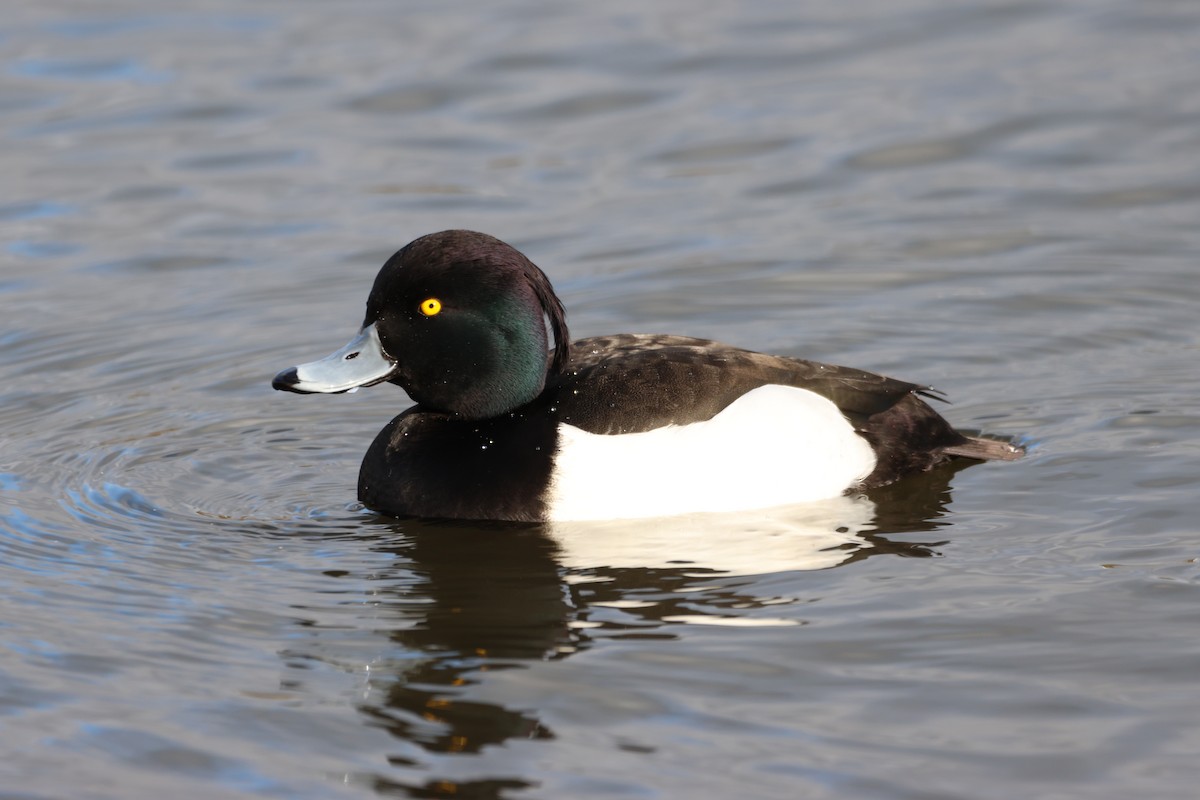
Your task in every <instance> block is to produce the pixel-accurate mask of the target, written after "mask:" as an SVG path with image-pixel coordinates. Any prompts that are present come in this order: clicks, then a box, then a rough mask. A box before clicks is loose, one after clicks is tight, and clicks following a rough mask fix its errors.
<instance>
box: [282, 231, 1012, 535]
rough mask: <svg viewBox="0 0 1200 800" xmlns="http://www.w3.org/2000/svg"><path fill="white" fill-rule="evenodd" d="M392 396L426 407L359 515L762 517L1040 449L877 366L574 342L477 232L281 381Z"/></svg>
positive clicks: (541, 297)
mask: <svg viewBox="0 0 1200 800" xmlns="http://www.w3.org/2000/svg"><path fill="white" fill-rule="evenodd" d="M380 383H391V384H395V385H397V386H399V387H400V388H401V389H403V390H404V392H405V393H407V394H408V396H409V398H410V399H411V400H412V402H413V405H412V406H411V407H410V408H408V409H407V410H405V411H403V412H402V413H401V414H399V415H398V416H396V417H395V418H394V419H392V421H391V422H389V423H388V424H387V425H386V426H384V428H383V430H381V431H380V432H379V434H378V435H377V436H376V437H375V439H374V441H373V442H372V443H371V445H370V447H369V448H368V449H367V452H366V455H365V456H364V458H363V461H362V465H361V467H360V469H359V475H358V499H359V501H360V502H361V503H362V504H363V505H364V506H366V507H367V508H369V509H371V510H373V511H376V512H379V513H381V514H384V515H387V516H393V517H419V518H431V519H459V520H479V521H485V520H497V521H510V522H527V523H548V522H569V521H585V520H613V519H637V518H648V517H669V516H676V515H681V514H691V513H702V512H720V513H728V512H752V511H753V510H755V509H766V508H771V507H777V506H786V505H791V504H798V503H808V502H816V501H822V500H827V499H830V498H835V497H841V496H845V495H853V494H855V493H863V492H866V491H868V490H871V489H873V488H876V487H880V486H886V485H888V484H891V483H894V482H896V481H898V480H900V479H901V478H903V477H904V476H905V475H909V474H913V473H921V472H926V471H929V470H932V469H934V468H935V467H937V466H938V465H939V464H942V463H945V462H948V461H952V460H963V459H965V460H968V461H979V462H982V461H1011V460H1015V459H1017V458H1020V457H1021V455H1022V454H1023V452H1024V450H1023V448H1022V447H1020V446H1019V445H1017V444H1014V443H1012V442H1010V441H1006V440H1002V439H1000V438H988V437H984V436H976V435H969V434H967V433H963V432H961V431H958V430H956V429H954V428H953V427H952V426H951V425H950V423H949V422H947V421H946V420H945V419H944V418H943V417H942V416H941V415H940V414H938V413H937V412H936V411H935V410H934V409H933V408H932V407H931V406H930V404H929V403H928V402H926V401H927V400H939V401H941V400H944V398H943V397H942V396H941V395H940V394H938V393H937V392H935V391H934V390H933V389H931V388H930V387H927V386H923V385H920V384H914V383H908V382H905V381H901V380H897V379H894V378H889V377H885V376H882V375H877V374H874V373H871V372H865V371H863V370H859V369H853V368H850V367H842V366H834V365H831V364H822V363H818V362H815V361H805V360H801V359H798V358H792V357H786V356H778V355H769V354H766V353H759V352H755V351H752V350H746V349H741V348H738V347H734V346H731V345H726V344H721V343H718V342H715V341H710V340H707V339H698V338H691V337H686V336H676V335H667V334H630V333H622V334H615V335H607V336H595V337H591V338H586V339H580V340H577V341H571V340H570V336H569V333H568V329H567V320H566V311H565V309H564V307H563V303H562V301H561V300H560V299H559V298H558V295H557V294H555V291H554V289H553V287H552V286H551V283H550V280H549V278H547V276H546V274H545V273H544V272H543V271H542V270H541V269H539V268H538V267H537V266H535V265H534V264H533V262H532V261H530V260H529V259H528V258H527V257H526V256H525V255H524V254H523V253H521V252H519V251H518V250H517V249H516V248H514V247H512V246H510V245H508V244H506V243H505V242H503V241H501V240H499V239H497V238H495V237H493V236H490V235H488V234H485V233H479V232H476V231H468V230H446V231H441V232H439V233H432V234H428V235H426V236H421V237H420V238H418V239H415V240H414V241H412V242H411V243H409V244H408V245H406V246H404V247H403V248H401V249H400V250H398V251H397V252H396V253H395V254H394V255H393V256H392V257H391V258H390V259H388V260H387V262H386V263H385V264H384V265H383V267H382V268H381V269H380V271H379V273H378V275H377V276H376V278H375V282H374V284H373V286H372V287H371V291H370V294H369V295H368V296H367V304H366V315H365V317H364V318H363V322H362V325H361V326H360V327H359V330H358V332H357V334H356V335H355V336H354V337H353V338H352V339H351V340H350V342H349V343H348V344H346V345H345V346H344V347H342V348H341V349H340V350H337V351H335V352H333V353H332V354H330V355H328V356H326V357H325V358H322V359H319V360H317V361H312V362H308V363H304V364H300V365H299V366H294V367H290V368H288V369H285V370H283V371H282V372H280V373H279V374H277V375H276V376H275V377H274V379H273V380H272V386H273V387H274V388H275V389H278V390H281V391H288V392H296V393H299V394H317V393H343V392H352V391H356V390H357V389H359V388H360V387H366V386H373V385H376V384H380Z"/></svg>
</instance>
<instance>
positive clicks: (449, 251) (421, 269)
mask: <svg viewBox="0 0 1200 800" xmlns="http://www.w3.org/2000/svg"><path fill="white" fill-rule="evenodd" d="M547 319H548V320H549V323H550V330H551V332H552V334H553V337H554V352H553V354H550V353H549V352H548V349H549V348H548V336H547V332H546V320H547ZM568 342H569V340H568V334H567V324H566V317H565V312H564V311H563V307H562V303H561V302H560V301H559V299H558V297H557V296H556V295H555V294H554V290H553V288H552V287H551V286H550V281H549V279H548V278H547V277H546V275H545V274H544V273H543V272H542V271H541V270H540V269H538V268H537V267H536V266H535V265H534V264H533V263H532V262H531V261H530V260H529V259H528V258H526V257H525V256H524V255H522V254H521V253H520V252H518V251H517V250H516V249H514V248H513V247H510V246H509V245H507V244H505V243H504V242H502V241H500V240H499V239H496V238H494V237H492V236H488V235H487V234H483V233H476V232H474V231H461V230H452V231H442V232H441V233H432V234H429V235H428V236H422V237H421V238H419V239H416V240H415V241H413V242H411V243H410V244H408V245H406V246H405V247H404V248H402V249H401V250H399V251H398V252H397V253H396V254H395V255H393V256H392V257H391V258H390V259H388V261H387V263H386V264H384V265H383V268H382V269H381V270H380V271H379V275H378V276H376V278H375V285H374V286H373V287H372V288H371V294H370V296H369V297H368V298H367V313H366V317H365V318H364V319H363V324H362V328H361V329H360V330H359V332H358V334H357V335H356V336H355V337H354V338H353V339H352V340H351V341H350V343H349V344H347V345H346V346H345V347H343V348H341V349H340V350H338V351H336V352H334V353H331V354H330V355H328V356H326V357H325V358H323V359H320V360H319V361H313V362H310V363H307V364H301V365H299V366H296V367H292V368H290V369H286V370H284V371H283V372H280V373H279V374H278V375H276V376H275V379H274V381H272V383H271V385H272V386H274V387H275V388H276V389H280V390H284V391H291V392H299V393H301V394H308V393H313V392H329V393H336V392H348V391H353V390H355V389H357V388H358V387H360V386H373V385H374V384H377V383H382V382H384V381H388V382H390V383H395V384H397V385H399V386H400V387H401V388H403V389H404V391H405V392H407V393H408V395H409V397H411V398H412V399H413V400H414V401H415V402H416V403H417V404H419V405H420V406H422V407H423V408H425V409H427V410H430V411H438V412H443V413H447V414H452V415H456V416H459V417H463V418H467V419H485V418H488V417H494V416H497V415H499V414H503V413H505V412H508V411H511V410H513V409H515V408H517V407H519V406H521V405H524V404H525V403H528V402H529V401H531V400H533V399H534V398H535V397H537V396H538V395H539V394H540V393H541V391H542V389H543V387H544V386H545V384H546V380H547V377H548V376H549V375H552V374H556V373H558V372H559V371H561V370H562V369H563V368H564V367H565V365H566V362H567V358H568V355H569V343H568Z"/></svg>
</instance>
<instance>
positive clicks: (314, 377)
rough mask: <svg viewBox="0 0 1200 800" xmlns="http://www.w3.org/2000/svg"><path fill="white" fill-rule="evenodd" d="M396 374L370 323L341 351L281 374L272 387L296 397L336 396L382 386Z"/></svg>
mask: <svg viewBox="0 0 1200 800" xmlns="http://www.w3.org/2000/svg"><path fill="white" fill-rule="evenodd" d="M395 371H396V362H395V361H394V360H392V359H391V358H390V357H389V356H388V355H387V353H385V352H384V351H383V345H382V344H380V342H379V333H378V332H377V331H376V330H375V325H374V323H372V324H370V325H367V326H366V327H365V328H363V329H362V330H361V331H359V332H358V335H357V336H355V337H354V338H353V339H351V340H350V342H349V343H348V344H347V345H346V346H345V347H343V348H342V349H340V350H338V351H336V352H334V353H330V354H329V355H327V356H325V358H322V359H320V360H319V361H310V362H308V363H307V364H300V365H299V366H296V367H291V368H290V369H285V370H284V371H283V372H280V373H279V374H278V375H276V376H275V379H274V380H273V381H271V386H273V387H275V388H276V389H281V390H283V391H288V392H296V393H298V394H314V393H318V392H320V393H323V394H338V393H340V392H353V391H354V390H355V389H357V388H358V387H360V386H374V385H375V384H377V383H382V382H383V381H386V380H387V379H388V378H389V377H391V376H392V374H393V373H395Z"/></svg>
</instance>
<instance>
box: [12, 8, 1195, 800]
mask: <svg viewBox="0 0 1200 800" xmlns="http://www.w3.org/2000/svg"><path fill="white" fill-rule="evenodd" d="M0 63H2V65H3V68H2V73H0V74H2V75H3V78H2V80H0V137H2V142H3V147H0V176H3V184H4V191H3V196H2V199H0V232H2V242H3V251H2V252H0V304H2V305H0V308H2V309H3V324H2V325H0V387H3V388H2V389H0V396H2V401H0V423H2V424H0V437H2V449H0V607H2V608H0V754H2V756H3V757H2V758H0V795H3V796H4V797H13V798H17V797H19V798H22V799H23V800H25V799H26V798H38V800H48V799H49V798H73V799H74V798H158V797H163V796H170V797H173V798H180V799H181V800H182V799H183V798H210V797H229V798H237V797H272V796H274V797H289V798H335V797H337V798H342V797H345V798H367V797H379V796H386V797H464V798H514V799H519V798H562V797H571V798H593V797H594V798H610V797H612V798H615V797H663V798H675V797H696V798H729V797H753V798H794V797H806V798H825V797H830V798H832V797H838V798H845V797H854V798H1005V799H1007V798H1011V797H1020V796H1028V797H1044V798H1050V797H1080V796H1087V797H1105V798H1108V797H1111V798H1125V797H1130V796H1149V797H1181V798H1182V797H1191V796H1192V795H1193V793H1194V787H1195V785H1196V781H1197V779H1198V778H1200V768H1198V767H1197V766H1196V758H1195V754H1196V753H1197V752H1198V751H1200V724H1198V723H1197V722H1196V720H1197V719H1200V713H1198V712H1200V699H1198V695H1197V693H1196V691H1195V686H1196V684H1195V680H1196V675H1197V674H1198V672H1200V645H1197V641H1198V635H1197V634H1198V633H1200V613H1198V612H1197V608H1198V606H1197V601H1198V598H1200V596H1198V595H1197V592H1198V591H1200V570H1198V568H1197V563H1196V559H1197V558H1198V557H1200V546H1198V544H1197V542H1198V540H1200V531H1198V530H1197V525H1196V521H1195V520H1196V517H1197V511H1200V504H1198V502H1197V499H1196V498H1197V489H1198V484H1200V469H1198V466H1200V446H1198V443H1200V415H1198V412H1200V401H1198V400H1197V397H1200V379H1198V372H1200V371H1198V370H1197V365H1198V361H1197V355H1198V352H1197V341H1198V339H1200V336H1198V328H1197V324H1196V319H1197V307H1198V305H1200V304H1198V301H1200V281H1198V280H1197V276H1196V272H1197V266H1196V265H1197V254H1198V253H1200V226H1198V225H1197V224H1196V220H1197V219H1200V169H1198V167H1197V165H1198V164H1200V133H1198V131H1200V90H1198V84H1197V82H1196V80H1195V76H1196V75H1197V74H1200V7H1196V6H1195V5H1194V4H1190V3H1180V2H1166V1H1165V0H1162V1H1160V2H1140V3H1136V4H1134V3H1122V2H1117V1H1116V0H1100V1H1099V2H1093V3H1086V4H1084V3H1027V2H996V3H986V4H981V3H974V2H954V3H946V2H936V3H933V2H921V1H920V0H904V2H900V3H896V2H890V3H854V4H843V3H806V4H795V3H784V2H766V1H765V0H763V1H762V2H745V3H737V4H723V5H717V6H712V5H711V4H710V5H709V6H705V7H703V8H702V7H699V6H697V5H696V4H694V3H680V2H660V3H654V4H647V3H632V2H616V3H605V4H591V6H588V7H584V6H582V5H579V4H576V5H574V6H562V5H561V4H554V3H542V2H538V0H523V1H522V2H515V1H514V2H501V3H475V4H456V5H453V6H448V5H445V4H438V3H409V4H405V6H404V8H403V9H402V10H401V9H400V8H398V7H397V6H396V5H395V4H391V3H382V2H366V1H365V0H364V1H363V2H349V3H339V4H336V5H334V4H321V3H292V2H289V3H284V2H269V1H267V0H262V1H259V2H253V3H235V2H230V1H228V0H204V1H199V0H198V1H197V2H193V3H189V4H184V5H179V4H175V5H170V6H163V5H162V4H152V3H148V2H144V0H122V1H120V2H112V3H105V4H103V5H96V4H91V3H82V2H71V1H69V0H53V1H51V2H42V3H38V4H21V5H20V7H14V8H12V9H9V12H8V13H7V14H6V15H5V19H4V21H3V23H0ZM449 227H469V228H475V229H479V230H484V231H487V232H489V233H492V234H495V235H497V236H500V237H501V238H504V239H506V240H509V241H511V242H512V243H514V244H515V245H517V246H518V247H520V248H522V249H523V250H525V251H526V252H527V253H528V254H529V255H530V256H531V257H532V258H533V259H534V261H535V262H536V263H538V264H539V265H541V266H542V267H543V268H545V269H546V270H547V272H548V273H549V274H550V275H551V277H552V279H553V280H554V282H555V284H556V286H557V287H558V289H559V291H560V293H561V294H562V296H563V297H564V300H565V301H566V304H567V306H568V309H569V311H570V322H571V325H572V332H573V333H574V334H575V335H576V336H585V335H592V334H599V333H607V332H614V331H668V332H673V333H681V334H690V335H699V336H707V337H712V338H717V339H721V340H724V341H728V342H732V343H736V344H739V345H743V346H748V347H752V348H757V349H763V350H770V351H774V352H780V353H786V354H792V355H803V356H806V357H811V358H816V359H822V360H828V361H835V362H839V363H845V364H851V365H854V366H858V367H863V368H867V369H873V370H876V371H881V372H885V373H888V374H892V375H895V376H896V377H900V378H904V379H908V380H914V381H921V382H927V383H932V384H934V385H936V386H938V387H939V388H940V389H942V390H943V391H945V392H946V393H948V394H949V395H950V397H951V398H952V399H953V400H954V404H953V405H952V406H948V407H947V408H946V413H947V415H948V416H949V417H950V418H951V419H952V420H953V421H954V422H955V423H956V424H959V425H962V426H964V427H971V428H983V429H986V430H989V431H992V432H997V433H1010V434H1016V435H1019V436H1022V437H1024V441H1026V443H1027V444H1029V445H1030V447H1031V453H1030V456H1029V458H1027V459H1026V460H1025V461H1023V462H1019V463H1015V464H995V465H984V466H978V467H973V468H971V469H968V470H965V471H962V472H958V473H957V474H950V473H948V472H943V473H938V474H935V475H931V476H928V477H927V478H926V479H923V480H918V481H913V482H911V483H907V484H904V485H903V486H902V487H897V489H896V490H895V491H889V492H880V493H876V495H874V496H872V497H869V498H861V499H854V500H846V501H845V502H843V503H835V504H830V505H827V506H821V507H817V508H793V509H784V510H778V511H773V512H771V513H763V514H755V515H742V516H739V517H733V518H728V517H725V518H712V519H710V518H685V519H681V520H674V521H661V522H656V523H637V524H636V525H632V524H628V523H621V522H613V523H606V524H602V525H592V526H583V525H580V526H561V527H558V528H554V529H545V530H523V531H521V530H509V529H499V528H492V527H486V526H482V527H481V526H470V525H465V524H463V525H445V524H431V523H420V522H415V521H394V520H388V519H385V518H381V517H378V516H376V515H373V514H371V513H370V512H369V511H366V510H363V509H362V508H360V507H359V506H358V505H357V504H356V503H355V502H354V485H355V476H356V471H357V468H358V462H359V460H360V458H361V456H362V453H363V452H364V451H365V449H366V446H367V444H368V443H369V441H370V440H371V438H372V437H373V436H374V435H375V432H376V431H377V430H378V429H379V428H380V427H381V426H382V425H383V424H384V422H385V421H386V420H387V419H389V418H390V416H391V415H393V414H394V413H396V412H397V411H398V410H399V409H401V408H402V407H403V406H404V405H405V402H404V398H403V397H402V395H401V394H400V392H399V391H398V390H395V389H393V388H391V387H381V388H376V389H374V390H369V391H363V392H360V393H358V394H355V395H342V396H334V397H293V396H285V395H282V394H279V393H276V392H272V391H271V389H270V387H269V385H268V384H269V380H270V378H271V376H272V375H274V374H275V372H276V371H278V370H279V369H281V368H283V367H286V366H288V365H291V364H295V363H297V362H299V361H302V360H307V359H310V358H312V357H315V356H318V355H322V354H324V353H326V352H329V351H331V350H332V349H334V348H336V347H338V346H340V345H341V344H342V343H343V342H344V341H345V340H346V339H348V338H349V336H350V334H352V333H353V331H354V329H355V328H356V326H357V324H358V323H359V322H360V319H361V314H362V304H363V302H364V300H365V298H366V293H367V290H368V287H369V285H370V282H371V280H372V278H373V276H374V274H375V271H376V269H377V268H378V266H379V265H380V264H381V263H382V261H383V259H384V258H385V257H386V256H387V255H389V254H390V252H391V251H392V250H393V249H394V248H396V247H398V246H400V245H401V244H404V243H405V242H407V241H408V240H410V239H412V238H414V237H415V236H418V235H420V234H423V233H427V232H430V231H435V230H440V229H443V228H449Z"/></svg>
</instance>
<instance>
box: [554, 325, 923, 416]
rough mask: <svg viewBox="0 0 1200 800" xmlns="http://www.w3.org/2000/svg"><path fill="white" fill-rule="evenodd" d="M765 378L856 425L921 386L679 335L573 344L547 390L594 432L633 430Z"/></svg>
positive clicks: (707, 408)
mask: <svg viewBox="0 0 1200 800" xmlns="http://www.w3.org/2000/svg"><path fill="white" fill-rule="evenodd" d="M767 384H781V385H784V386H797V387H800V388H802V389H808V390H810V391H812V392H816V393H817V394H819V395H822V396H823V397H827V398H828V399H829V400H831V401H832V402H833V403H834V404H835V405H836V406H837V407H838V408H840V409H841V410H842V413H844V414H845V415H846V417H847V418H848V419H849V420H850V421H851V423H852V424H854V425H855V427H856V428H860V429H863V428H864V427H865V426H866V425H867V424H868V419H869V418H870V417H873V416H875V415H877V414H879V413H882V412H884V411H887V410H888V409H890V408H892V407H894V406H895V405H896V404H897V403H899V402H900V401H901V400H903V399H904V398H906V397H910V396H912V395H913V394H914V393H916V392H920V391H922V390H923V389H924V387H921V386H918V385H917V384H913V383H906V382H904V381H898V380H894V379H892V378H886V377H884V376H882V375H875V374H873V373H870V372H864V371H862V370H857V369H851V368H849V367H838V366H833V365H830V364H820V363H817V362H813V361H802V360H800V359H794V358H785V357H782V356H772V355H766V354H764V353H755V352H752V351H750V350H741V349H739V348H735V347H729V346H728V345H723V344H720V343H718V342H712V341H708V340H706V339H691V338H687V337H683V336H667V335H634V334H621V335H617V336H598V337H595V338H592V339H581V340H579V341H577V342H573V343H572V344H571V360H570V361H569V362H568V364H567V369H566V370H565V371H564V372H563V373H562V375H561V376H560V378H559V379H558V381H557V382H556V383H555V384H554V385H553V386H552V387H550V388H551V391H550V392H548V394H549V395H550V396H551V397H552V398H553V401H552V402H553V404H554V405H555V406H556V410H557V413H558V414H559V415H560V419H562V420H563V421H564V422H568V423H570V424H572V425H575V426H577V427H579V428H582V429H583V430H586V431H589V432H591V433H605V434H613V433H638V432H641V431H648V430H652V429H654V428H658V427H662V426H664V425H686V424H688V423H691V422H700V421H703V420H707V419H711V418H712V417H714V416H716V415H717V414H718V413H719V412H720V411H721V410H722V409H724V408H725V407H726V406H728V405H729V404H730V403H732V402H733V401H734V400H737V399H738V398H739V397H741V396H742V395H743V394H745V393H746V392H749V391H751V390H752V389H757V388H758V387H760V386H765V385H767Z"/></svg>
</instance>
